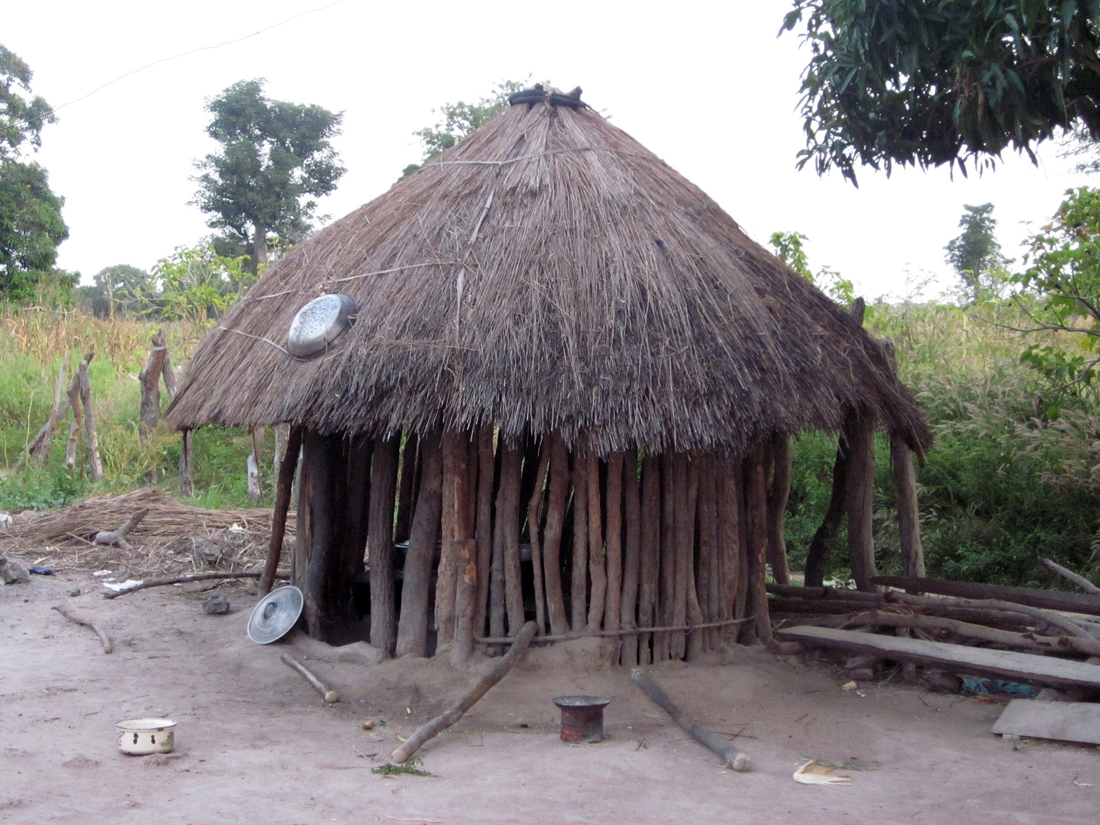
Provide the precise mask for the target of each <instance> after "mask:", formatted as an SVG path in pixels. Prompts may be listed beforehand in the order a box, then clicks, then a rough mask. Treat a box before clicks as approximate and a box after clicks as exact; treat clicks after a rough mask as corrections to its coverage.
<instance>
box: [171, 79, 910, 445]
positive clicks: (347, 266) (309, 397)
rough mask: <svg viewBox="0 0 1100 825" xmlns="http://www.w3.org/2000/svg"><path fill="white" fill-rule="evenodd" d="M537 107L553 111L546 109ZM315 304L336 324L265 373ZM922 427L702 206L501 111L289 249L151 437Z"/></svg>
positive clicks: (610, 143) (631, 155)
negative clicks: (189, 430)
mask: <svg viewBox="0 0 1100 825" xmlns="http://www.w3.org/2000/svg"><path fill="white" fill-rule="evenodd" d="M559 99H560V98H559ZM322 292H343V293H346V294H348V295H351V296H352V297H354V298H355V299H356V301H357V302H358V304H359V308H360V310H359V314H358V318H357V321H356V323H355V325H354V326H353V327H352V328H351V329H350V330H349V331H348V332H347V333H345V334H344V335H343V336H342V337H341V338H339V339H338V340H337V341H336V342H335V343H334V345H333V346H332V349H331V350H330V351H329V352H327V353H325V354H323V355H321V356H319V357H315V358H312V359H307V360H300V359H295V358H293V357H291V356H290V355H288V354H287V352H286V351H285V347H286V333H287V329H288V327H289V325H290V322H291V319H292V318H293V317H294V314H295V312H296V311H297V310H298V309H299V308H300V307H302V306H303V305H304V304H305V303H307V302H308V301H309V300H311V299H312V298H314V297H316V296H317V295H319V294H321V293H322ZM850 408H862V409H866V410H868V411H870V412H871V413H873V414H875V415H876V416H878V418H879V420H880V421H883V422H884V423H885V425H886V426H887V427H889V428H890V429H892V430H895V431H898V432H901V433H903V434H905V435H906V437H907V438H908V440H909V441H910V442H911V443H912V444H913V445H914V446H916V445H918V444H919V445H924V444H927V442H928V440H929V435H928V430H927V427H926V425H925V423H924V421H923V418H922V416H921V414H920V412H919V410H918V408H917V406H916V404H915V402H914V400H913V399H912V397H911V396H910V395H909V394H908V393H907V392H906V391H905V390H904V388H902V387H901V386H900V384H899V383H898V382H897V381H896V380H894V379H893V378H891V377H890V375H889V369H888V367H887V363H886V360H885V358H884V356H883V355H882V353H881V351H880V348H879V346H878V345H877V344H876V343H875V342H874V341H873V340H872V339H871V338H870V336H868V335H867V334H866V333H865V332H864V331H863V330H862V329H861V328H860V327H859V326H858V325H857V324H856V323H854V322H853V321H851V320H850V319H849V318H848V316H847V314H846V313H845V312H844V311H843V310H841V309H840V308H839V307H837V306H836V305H835V304H834V303H833V302H831V301H830V300H829V299H828V298H826V297H825V296H824V295H822V294H821V293H820V292H819V291H818V290H816V289H815V288H814V287H813V286H812V285H811V284H809V283H808V282H807V281H806V280H805V279H804V278H802V277H800V276H799V275H797V274H796V273H794V272H792V271H791V270H790V269H788V268H787V267H785V266H784V265H783V264H782V263H781V262H780V261H779V260H778V259H776V258H775V257H774V256H773V255H771V254H770V253H768V252H767V251H766V250H764V249H763V248H762V247H760V246H759V245H757V244H756V243H754V242H753V241H752V240H750V239H749V238H748V236H746V235H745V233H744V232H743V231H742V230H741V228H740V227H739V226H738V225H737V223H736V222H735V221H734V220H733V219H732V218H730V216H729V215H727V214H726V213H725V212H723V211H722V210H721V209H720V208H719V207H718V205H717V204H715V203H714V202H713V201H712V200H711V199H710V198H708V197H707V195H706V194H705V193H704V192H702V191H701V190H700V189H698V188H697V187H696V186H694V185H692V184H691V183H690V182H689V181H687V180H685V179H684V178H683V177H682V176H680V175H679V174H677V173H676V172H675V171H673V170H672V169H671V168H669V167H668V165H666V164H665V163H664V162H663V161H661V160H660V159H659V158H657V157H656V156H655V155H653V154H652V153H651V152H649V151H647V150H646V149H645V148H644V147H643V146H642V145H641V144H639V143H638V142H637V141H635V140H634V139H633V138H631V137H630V136H629V135H627V134H625V133H624V132H623V131H621V130H620V129H618V128H616V127H615V126H613V125H611V124H610V123H609V122H607V121H606V120H605V119H604V118H602V117H601V116H600V115H598V114H597V113H596V112H594V111H592V110H591V109H589V108H587V107H585V106H583V105H582V106H580V107H579V108H575V109H574V108H570V107H569V106H564V105H552V103H551V102H550V101H549V100H548V99H547V100H545V101H543V102H539V103H535V104H523V105H516V106H513V107H512V108H511V109H510V110H509V111H507V112H505V113H504V114H502V115H501V116H500V117H498V118H497V119H495V120H494V121H493V122H491V123H490V124H488V125H487V126H485V127H483V128H482V129H480V130H479V131H477V132H476V133H475V134H473V135H471V136H470V137H469V138H467V139H466V140H464V141H463V142H462V143H460V144H459V145H458V146H456V147H455V148H454V149H452V150H450V151H449V152H447V153H446V154H444V155H442V156H441V157H440V158H439V159H438V160H436V161H435V162H433V163H430V164H428V165H426V166H425V167H424V168H422V169H421V170H419V171H418V172H416V173H415V174H413V175H411V176H410V177H409V178H406V179H405V180H403V181H401V182H400V183H398V184H396V185H394V186H393V187H392V188H391V189H390V190H389V191H388V192H386V193H385V194H384V195H382V196H381V197H379V198H376V199H375V200H373V201H371V202H370V203H368V204H366V205H365V206H363V207H361V208H360V209H358V210H357V211H355V212H353V213H351V214H350V215H348V216H347V217H345V218H343V219H341V220H339V221H336V222H335V223H333V224H332V225H330V226H328V227H327V228H325V229H324V230H322V231H319V232H317V233H316V234H315V235H313V236H311V237H310V238H308V239H307V240H306V241H304V242H302V243H301V244H299V245H298V246H297V247H296V248H295V249H294V250H293V251H291V252H290V253H289V254H288V255H287V256H286V257H285V258H283V259H282V260H280V261H278V262H277V263H276V264H275V265H273V266H272V267H271V268H270V270H269V271H268V272H267V274H266V275H265V276H264V277H263V278H262V279H261V280H260V281H259V282H258V283H256V284H255V285H254V286H253V288H252V289H251V291H250V292H249V293H248V295H247V296H246V297H245V298H244V299H243V300H242V301H240V302H239V303H238V304H237V305H236V306H234V307H233V308H232V309H231V310H230V311H229V312H228V313H226V315H225V317H224V319H223V320H222V322H221V324H220V325H219V326H218V327H217V328H216V329H215V330H213V331H211V332H210V333H209V334H208V335H207V337H206V338H205V339H204V341H203V342H202V343H201V344H200V347H199V349H198V351H197V353H196V354H195V357H194V359H193V360H192V362H191V364H190V366H189V368H188V370H187V375H186V379H185V382H184V385H183V387H182V389H181V390H180V393H179V395H178V396H177V398H176V399H175V401H174V402H173V404H172V407H171V410H170V412H169V421H170V423H172V424H173V425H175V426H177V427H181V428H183V427H196V426H201V425H204V424H226V425H234V426H249V425H261V424H272V423H277V422H294V423H300V424H304V425H306V426H307V427H310V428H313V429H316V430H318V431H321V432H324V433H337V432H343V433H363V432H366V433H375V434H377V433H381V432H394V431H397V430H399V429H402V430H413V431H419V430H423V429H425V428H427V427H430V426H433V425H435V424H437V423H438V422H439V421H440V420H442V421H443V423H445V424H446V425H448V426H458V427H460V428H466V427H469V426H473V425H477V424H483V423H489V422H495V423H497V424H499V425H500V426H501V427H502V428H503V430H504V431H505V432H509V433H520V432H523V431H524V430H525V429H526V430H527V431H529V432H534V433H546V432H549V431H553V430H557V431H559V432H560V433H561V434H562V435H563V436H564V437H565V438H566V439H567V440H570V441H571V440H572V439H573V438H575V437H576V436H577V435H578V434H579V433H582V432H583V433H586V434H587V436H588V438H589V440H590V443H591V444H592V445H593V446H594V447H595V448H596V449H597V450H599V451H600V452H601V453H604V452H607V451H610V450H615V449H625V448H628V447H632V446H635V445H640V446H644V447H646V448H648V449H650V450H654V451H662V450H665V449H672V448H675V449H695V448H703V449H707V448H711V447H725V448H727V449H730V450H732V451H734V452H737V453H741V452H743V451H744V449H745V448H746V446H747V445H748V444H750V443H752V442H754V441H756V440H757V439H759V438H762V437H764V436H766V435H768V434H770V433H772V432H775V431H780V432H787V433H794V432H798V431H800V430H803V429H806V428H818V429H827V430H835V429H837V428H838V427H839V426H840V424H841V421H842V419H843V415H844V412H845V410H846V409H850Z"/></svg>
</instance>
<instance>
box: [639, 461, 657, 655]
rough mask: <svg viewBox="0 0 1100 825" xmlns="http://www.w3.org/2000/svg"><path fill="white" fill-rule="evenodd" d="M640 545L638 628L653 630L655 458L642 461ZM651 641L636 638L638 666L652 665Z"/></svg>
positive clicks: (654, 612)
mask: <svg viewBox="0 0 1100 825" xmlns="http://www.w3.org/2000/svg"><path fill="white" fill-rule="evenodd" d="M640 517H641V535H640V540H641V545H640V547H639V550H640V553H639V558H638V564H639V583H638V624H639V625H640V626H641V627H653V626H654V625H655V624H656V623H657V583H658V577H659V575H660V569H661V463H660V461H659V460H658V458H657V456H654V455H649V454H646V455H645V457H644V458H643V459H642V485H641V514H640ZM654 644H655V642H654V639H653V637H652V636H650V635H649V634H648V633H647V634H643V635H640V636H638V663H639V664H643V665H645V664H650V663H651V662H652V661H654V657H653V647H652V646H653V645H654Z"/></svg>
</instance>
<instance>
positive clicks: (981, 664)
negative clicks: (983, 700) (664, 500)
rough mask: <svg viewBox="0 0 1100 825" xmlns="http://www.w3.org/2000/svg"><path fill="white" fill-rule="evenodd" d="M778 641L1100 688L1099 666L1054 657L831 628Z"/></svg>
mask: <svg viewBox="0 0 1100 825" xmlns="http://www.w3.org/2000/svg"><path fill="white" fill-rule="evenodd" d="M776 635H778V636H780V637H782V638H783V639H789V640H791V641H796V642H801V643H802V644H808V645H817V646H822V647H834V648H837V649H839V650H848V651H854V652H856V653H870V654H872V655H875V656H881V657H883V658H884V659H890V660H892V661H897V662H915V663H917V664H923V665H933V666H935V667H939V668H944V669H947V670H950V671H952V672H955V673H964V674H967V675H972V676H985V677H989V678H993V679H1009V680H1011V681H1014V682H1023V683H1025V684H1032V685H1045V686H1048V687H1055V688H1061V687H1083V688H1100V665H1094V664H1088V663H1086V662H1071V661H1067V660H1065V659H1058V658H1055V657H1053V656H1038V655H1035V654H1033V653H1018V652H1016V651H1010V650H990V649H988V648H980V647H967V646H964V645H954V644H946V643H944V642H927V641H924V640H922V639H902V638H898V637H896V636H879V635H877V634H873V633H860V632H857V631H852V630H836V629H834V628H826V627H790V628H782V629H780V630H777V631H776Z"/></svg>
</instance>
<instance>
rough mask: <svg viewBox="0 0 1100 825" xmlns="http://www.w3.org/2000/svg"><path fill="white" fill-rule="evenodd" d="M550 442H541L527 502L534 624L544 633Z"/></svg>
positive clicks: (546, 440) (547, 440) (546, 439)
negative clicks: (544, 542) (544, 535)
mask: <svg viewBox="0 0 1100 825" xmlns="http://www.w3.org/2000/svg"><path fill="white" fill-rule="evenodd" d="M550 452H551V450H550V440H549V438H544V439H543V440H542V450H541V452H540V454H539V462H538V470H537V472H536V473H535V486H534V488H533V489H532V491H531V498H530V500H529V501H528V502H527V536H528V539H529V540H530V542H531V573H532V577H533V579H534V587H535V624H537V625H538V626H539V633H545V632H546V596H545V589H544V584H543V580H542V512H543V501H544V500H545V496H546V490H545V488H546V475H547V473H548V472H549V470H550Z"/></svg>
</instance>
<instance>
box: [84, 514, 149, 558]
mask: <svg viewBox="0 0 1100 825" xmlns="http://www.w3.org/2000/svg"><path fill="white" fill-rule="evenodd" d="M148 514H149V509H148V508H144V509H141V510H138V511H137V512H136V513H134V514H133V515H132V516H130V518H128V519H127V520H126V523H125V524H123V525H122V526H121V527H119V528H118V529H117V530H110V531H106V530H100V531H99V532H98V533H96V534H95V536H94V537H93V538H92V544H108V545H113V546H115V547H121V548H122V549H123V550H130V549H131V545H130V543H129V542H128V541H126V534H127V533H129V532H130V531H131V530H133V529H134V528H135V527H137V526H138V525H139V524H140V523H141V520H142V519H143V518H145V517H146V516H147V515H148Z"/></svg>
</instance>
